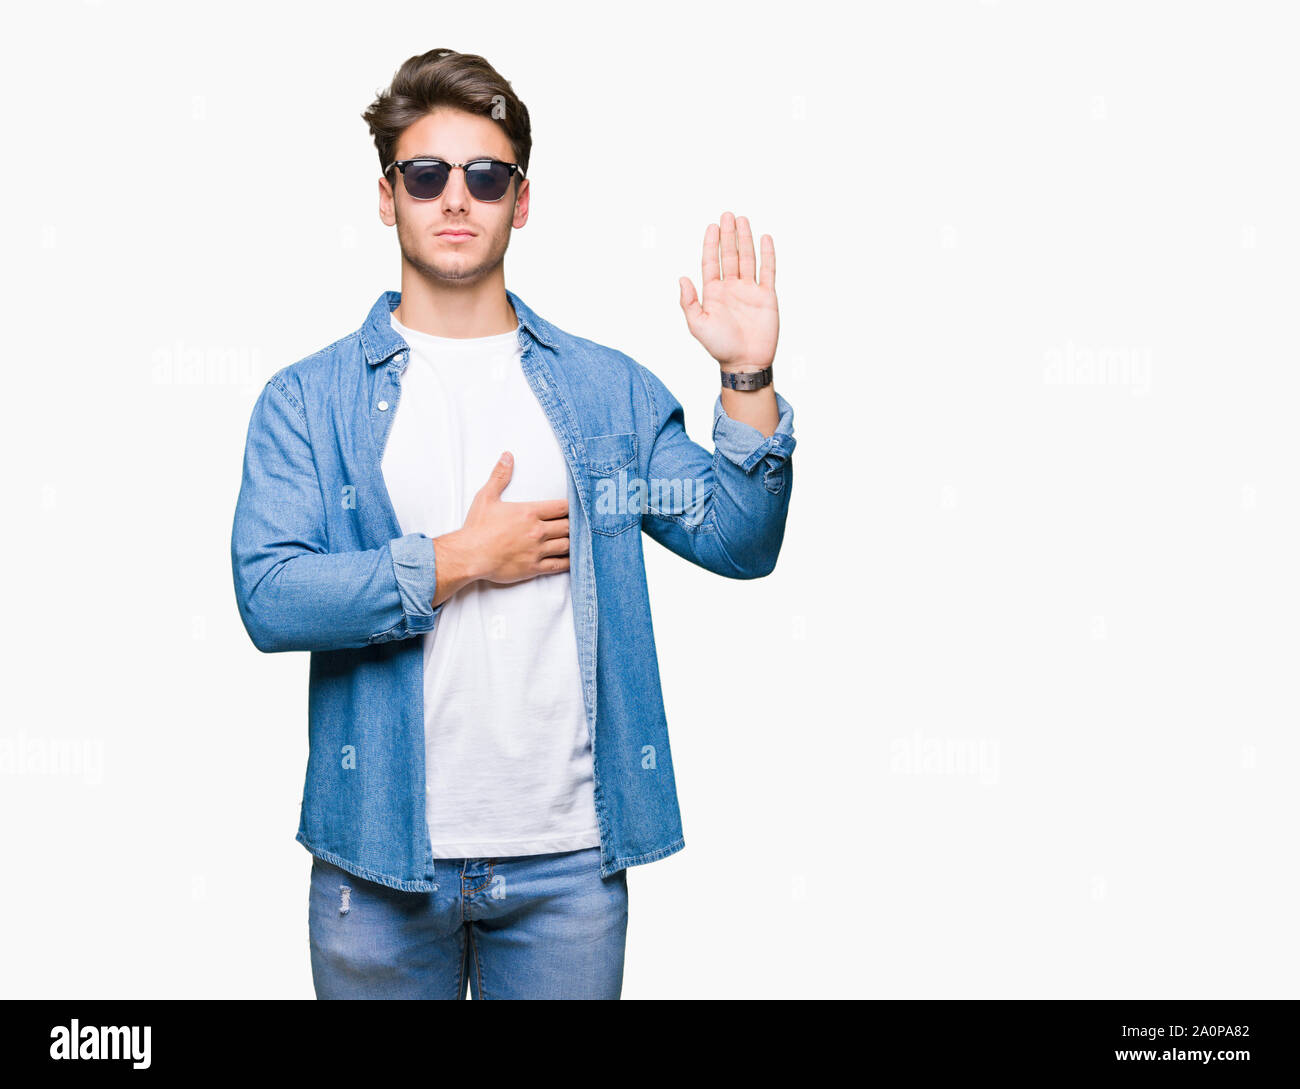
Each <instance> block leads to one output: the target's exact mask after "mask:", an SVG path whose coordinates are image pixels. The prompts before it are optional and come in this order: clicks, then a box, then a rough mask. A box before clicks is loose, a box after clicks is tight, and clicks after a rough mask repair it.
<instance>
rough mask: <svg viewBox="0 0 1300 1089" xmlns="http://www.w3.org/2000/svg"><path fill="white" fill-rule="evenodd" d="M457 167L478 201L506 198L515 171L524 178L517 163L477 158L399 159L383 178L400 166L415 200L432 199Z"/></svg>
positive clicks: (392, 163) (407, 187)
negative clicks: (458, 160)
mask: <svg viewBox="0 0 1300 1089" xmlns="http://www.w3.org/2000/svg"><path fill="white" fill-rule="evenodd" d="M455 166H458V167H460V168H461V169H462V170H463V171H465V188H466V189H468V190H469V195H470V196H471V197H473V198H474V199H475V200H482V201H488V202H491V201H494V200H500V199H501V198H502V197H504V196H505V195H506V190H507V189H509V188H510V179H511V178H512V177H514V174H515V171H516V170H518V171H519V176H520V177H521V178H522V177H523V176H524V172H523V170H522V169H520V166H519V164H518V163H503V162H501V160H499V159H474V160H473V161H472V162H468V163H448V162H443V160H442V159H396V160H394V161H393V162H391V163H389V164H388V165H387V166H386V167H385V168H384V176H385V177H387V176H388V172H389V171H390V170H392V169H393V167H397V169H398V170H400V171H401V173H402V184H403V185H405V186H406V191H407V193H408V194H410V196H411V199H412V200H433V199H434V198H435V197H439V196H441V195H442V191H443V190H444V189H445V188H447V179H449V178H450V177H451V170H452V167H455Z"/></svg>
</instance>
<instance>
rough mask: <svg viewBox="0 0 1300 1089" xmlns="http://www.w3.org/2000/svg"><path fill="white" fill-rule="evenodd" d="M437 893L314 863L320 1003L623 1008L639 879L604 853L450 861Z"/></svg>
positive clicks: (312, 919) (312, 920) (314, 967)
mask: <svg viewBox="0 0 1300 1089" xmlns="http://www.w3.org/2000/svg"><path fill="white" fill-rule="evenodd" d="M438 873H439V875H442V874H446V875H447V876H446V877H445V878H443V879H442V880H441V881H440V887H439V888H438V890H437V891H436V892H403V891H401V890H399V889H393V888H389V887H388V886H387V885H380V884H378V883H375V882H372V881H367V880H366V879H364V878H361V877H357V876H355V875H354V874H350V873H348V872H347V871H346V870H342V869H340V868H339V867H338V866H335V865H334V864H333V863H330V862H326V861H325V860H324V859H322V858H318V857H316V856H314V855H313V856H312V870H311V894H310V898H309V910H308V932H309V938H310V944H311V971H312V981H313V983H314V984H315V988H316V997H317V998H447V999H462V998H464V997H465V996H466V993H467V992H468V991H469V990H470V988H471V985H472V989H473V997H474V998H475V999H483V998H512V999H518V998H525V999H527V998H544V999H556V998H571V999H614V998H618V997H619V995H620V993H621V991H622V988H623V954H624V948H625V944H626V938H627V870H619V871H618V872H617V873H615V874H613V875H611V876H610V877H607V878H602V877H601V876H600V848H599V847H589V848H586V849H584V850H579V851H564V852H561V853H558V854H547V855H517V856H514V857H512V858H465V859H439V860H438Z"/></svg>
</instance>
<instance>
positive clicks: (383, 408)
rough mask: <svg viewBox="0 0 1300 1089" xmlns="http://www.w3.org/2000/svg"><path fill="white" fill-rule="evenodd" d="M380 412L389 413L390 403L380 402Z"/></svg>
mask: <svg viewBox="0 0 1300 1089" xmlns="http://www.w3.org/2000/svg"><path fill="white" fill-rule="evenodd" d="M379 411H380V412H387V411H388V402H387V401H380V402H379Z"/></svg>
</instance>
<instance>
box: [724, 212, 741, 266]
mask: <svg viewBox="0 0 1300 1089" xmlns="http://www.w3.org/2000/svg"><path fill="white" fill-rule="evenodd" d="M722 278H723V279H724V280H738V279H739V278H740V251H739V250H738V249H737V248H736V217H735V216H733V215H732V214H731V213H730V212H723V213H722Z"/></svg>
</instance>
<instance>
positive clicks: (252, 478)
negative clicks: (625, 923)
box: [230, 291, 795, 892]
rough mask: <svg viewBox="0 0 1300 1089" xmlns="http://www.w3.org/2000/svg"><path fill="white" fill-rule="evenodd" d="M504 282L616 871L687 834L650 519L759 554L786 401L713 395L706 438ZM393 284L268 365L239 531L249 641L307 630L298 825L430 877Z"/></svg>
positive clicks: (423, 576)
mask: <svg viewBox="0 0 1300 1089" xmlns="http://www.w3.org/2000/svg"><path fill="white" fill-rule="evenodd" d="M506 295H507V297H508V298H509V300H510V304H511V306H512V307H513V308H514V312H515V315H516V317H517V318H518V321H519V338H520V346H521V348H522V351H523V358H522V366H523V371H524V374H525V376H526V377H527V379H528V382H529V384H530V386H531V387H532V389H533V392H534V393H535V394H536V396H537V399H538V401H539V402H540V404H541V406H542V408H543V409H544V411H545V413H546V415H547V417H548V418H549V420H550V422H551V426H552V427H553V428H554V431H555V434H556V437H557V438H558V439H559V443H560V448H561V450H562V451H563V453H564V457H565V461H566V462H567V466H568V485H567V492H568V496H567V498H568V503H569V538H570V540H569V570H570V586H571V591H572V594H571V596H572V600H573V628H574V636H575V638H576V640H577V647H578V662H579V666H580V671H581V677H582V690H583V697H584V702H585V705H586V711H587V723H588V729H589V732H590V737H591V741H592V756H593V764H594V789H595V804H596V822H597V826H598V828H599V830H600V860H601V864H600V875H601V876H602V877H608V876H610V875H611V874H613V873H616V872H617V871H619V870H621V869H624V868H626V867H628V866H635V865H638V864H641V863H646V862H653V861H655V860H656V859H660V858H664V857H665V856H667V855H670V854H672V853H674V852H675V851H678V850H680V849H681V848H682V847H683V846H685V840H684V839H683V836H682V824H681V814H680V812H679V810H678V805H677V791H676V784H675V782H674V778H673V761H672V754H671V751H670V749H669V746H668V725H667V721H666V718H665V714H664V705H663V696H662V693H661V691H660V686H659V665H658V659H657V657H656V652H655V641H654V632H653V629H652V626H651V619H650V598H649V593H648V591H647V587H646V577H645V564H644V556H643V553H642V532H644V533H645V534H646V535H648V536H649V537H652V538H653V539H654V540H656V541H658V542H659V543H660V544H661V545H663V546H664V547H666V548H669V549H671V550H672V551H673V552H675V553H677V554H678V555H679V556H682V557H684V558H685V559H688V560H690V561H691V562H692V563H696V564H698V565H699V566H701V567H703V568H706V569H707V570H709V571H713V572H716V573H717V574H719V575H724V576H726V577H727V578H735V579H751V578H760V577H762V576H763V575H766V574H768V573H769V572H771V571H772V569H773V567H774V566H775V564H776V558H777V553H778V552H779V551H780V548H781V540H782V537H783V536H784V533H785V520H786V510H787V508H788V506H789V503H790V492H791V488H792V485H793V465H792V462H791V454H792V453H793V452H794V446H795V439H794V434H793V424H794V416H793V410H792V409H791V407H790V405H789V404H788V403H787V402H786V400H785V399H784V398H783V397H781V396H780V394H777V395H776V401H777V406H778V408H779V409H780V423H779V425H778V426H777V429H776V432H775V433H774V434H772V435H770V436H764V435H763V434H762V433H761V432H760V431H758V430H757V429H756V428H754V427H751V426H749V425H748V424H745V423H742V422H740V421H738V420H734V419H732V418H731V417H730V416H728V415H727V414H726V412H725V411H723V408H722V397H721V395H719V397H718V400H717V402H716V403H715V405H714V408H713V445H714V447H715V449H714V450H713V451H712V452H710V451H708V450H706V449H704V448H703V447H701V446H699V445H697V444H696V443H695V442H693V441H692V440H691V439H690V438H689V437H688V436H687V433H686V428H685V414H684V412H683V410H682V406H681V404H680V403H679V402H678V401H677V399H676V398H675V397H673V395H672V394H671V393H669V392H668V389H667V388H666V387H665V386H664V384H663V383H662V382H661V381H660V380H659V379H658V378H656V377H655V376H654V375H653V374H652V373H651V372H650V371H649V370H648V369H647V368H646V367H644V366H642V365H641V364H640V363H637V362H636V361H635V360H634V359H632V358H631V357H629V356H627V355H625V354H623V353H622V352H619V351H616V350H614V349H612V348H606V347H604V346H602V345H600V344H596V343H594V342H593V341H590V340H585V339H583V338H581V337H578V336H574V335H572V334H570V333H566V332H564V331H563V330H561V329H558V328H556V327H555V326H554V325H551V324H550V323H549V322H547V321H545V320H543V319H542V318H540V317H538V316H537V315H536V314H534V313H533V312H532V310H530V309H529V308H528V307H527V306H525V305H524V303H523V302H522V301H521V300H520V298H519V297H518V296H517V295H515V294H514V293H513V292H510V291H507V292H506ZM400 300H401V294H400V293H399V292H396V291H387V292H384V293H383V294H382V295H380V297H379V298H378V299H377V300H376V302H375V304H374V306H373V307H371V310H370V313H369V315H367V317H366V320H365V323H364V324H363V325H362V326H361V328H360V329H358V330H356V331H355V332H353V333H350V334H349V335H347V336H345V337H343V338H342V339H340V340H338V341H336V342H335V343H333V344H331V345H329V347H327V348H323V349H322V350H320V351H319V352H316V353H315V354H314V355H310V356H308V357H306V358H305V359H302V360H299V361H298V362H297V363H294V364H291V365H289V366H286V367H284V368H282V369H281V370H279V371H277V372H276V373H275V374H274V375H272V376H271V377H270V378H269V379H268V380H267V383H266V385H265V386H264V387H263V388H262V390H261V392H260V394H259V396H258V399H257V402H256V404H255V405H254V406H253V412H252V418H251V420H250V422H249V426H248V436H247V443H246V447H245V452H244V466H243V479H242V482H241V485H240V490H239V498H238V501H237V504H236V507H235V516H234V526H233V530H232V533H231V542H230V553H231V563H232V567H233V570H234V582H235V597H236V599H237V601H238V604H239V613H240V616H241V618H242V619H243V622H244V626H245V628H246V629H247V631H248V634H249V636H250V637H251V639H252V641H253V644H254V646H256V647H257V648H258V649H259V650H262V651H266V652H271V651H289V650H305V651H310V652H311V669H310V683H309V687H308V734H309V739H310V748H309V755H308V759H307V775H306V782H305V785H304V789H303V799H302V811H301V819H300V822H299V826H298V834H297V837H296V838H297V840H298V841H299V842H300V843H302V844H303V846H305V847H306V848H307V849H308V850H309V851H310V852H311V853H312V854H313V855H317V856H319V857H321V858H323V859H325V860H327V861H329V862H332V863H334V864H335V865H336V866H340V867H342V868H343V869H345V870H347V871H348V872H349V873H353V874H356V875H357V876H359V877H363V878H366V879H368V880H370V881H376V882H379V883H381V884H384V885H387V886H390V887H392V888H395V889H404V890H408V891H414V892H431V891H433V890H434V889H435V888H437V885H436V884H435V882H434V876H435V871H434V859H433V854H432V845H431V843H430V840H429V830H428V826H427V823H426V820H425V813H426V808H425V803H426V799H425V766H424V758H425V748H424V677H423V670H424V652H423V647H422V644H423V640H421V639H417V638H415V637H416V636H420V635H423V634H424V633H426V632H430V631H433V630H434V629H435V628H436V626H437V623H438V615H439V613H440V612H441V610H442V606H441V605H439V606H437V607H436V608H435V607H434V606H433V604H432V602H433V598H434V595H435V591H436V585H437V570H436V567H435V564H434V548H433V540H432V538H430V537H428V536H426V535H425V534H423V533H408V534H405V535H403V533H402V531H401V527H400V525H399V523H398V520H397V515H396V513H395V512H394V510H393V504H392V501H391V500H390V498H389V495H388V491H387V489H386V487H385V484H384V477H383V473H382V470H381V465H380V462H381V458H382V455H383V450H384V444H385V442H386V440H387V438H388V433H389V429H390V428H391V427H392V423H393V418H394V415H395V414H396V413H397V412H398V411H400V409H401V398H402V374H403V372H404V371H405V369H406V367H407V365H408V363H409V361H410V348H409V346H408V345H407V343H406V341H405V340H404V339H403V338H402V337H401V336H400V335H399V334H398V333H397V331H396V330H395V329H393V327H392V325H391V324H390V323H389V315H390V313H391V312H392V311H393V309H394V308H395V307H396V306H397V304H398V303H399V302H400ZM557 498H558V497H557ZM260 728H262V729H268V728H271V724H269V723H267V724H264V725H263V726H261V727H260Z"/></svg>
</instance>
